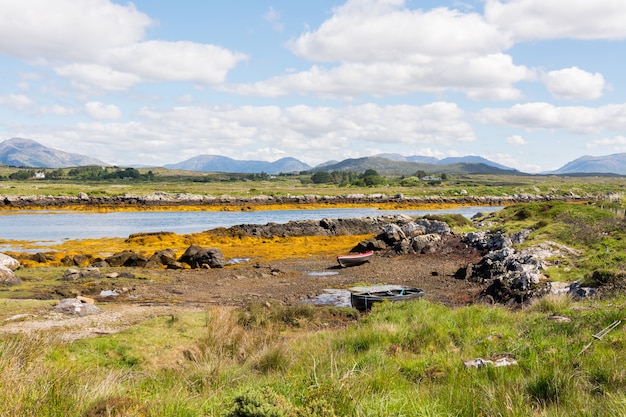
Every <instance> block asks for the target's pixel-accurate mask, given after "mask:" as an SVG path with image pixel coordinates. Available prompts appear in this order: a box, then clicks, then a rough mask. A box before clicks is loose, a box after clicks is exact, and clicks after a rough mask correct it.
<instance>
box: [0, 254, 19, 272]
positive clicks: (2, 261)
mask: <svg viewBox="0 0 626 417" xmlns="http://www.w3.org/2000/svg"><path fill="white" fill-rule="evenodd" d="M0 266H4V267H5V268H8V269H10V270H11V271H15V270H16V269H18V268H19V267H20V261H18V260H17V259H15V258H12V257H10V256H9V255H5V254H4V253H0Z"/></svg>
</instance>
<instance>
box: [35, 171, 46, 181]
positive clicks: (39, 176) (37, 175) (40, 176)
mask: <svg viewBox="0 0 626 417" xmlns="http://www.w3.org/2000/svg"><path fill="white" fill-rule="evenodd" d="M45 178H46V173H45V172H42V171H37V172H35V179H37V180H43V179H45Z"/></svg>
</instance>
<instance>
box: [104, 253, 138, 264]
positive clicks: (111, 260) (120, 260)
mask: <svg viewBox="0 0 626 417" xmlns="http://www.w3.org/2000/svg"><path fill="white" fill-rule="evenodd" d="M132 254H133V252H131V251H122V252H117V253H114V254H113V255H111V256H109V257H108V258H106V259H105V261H106V263H107V264H108V265H110V266H112V267H120V266H124V264H125V263H126V261H127V260H128V258H130V256H131V255H132Z"/></svg>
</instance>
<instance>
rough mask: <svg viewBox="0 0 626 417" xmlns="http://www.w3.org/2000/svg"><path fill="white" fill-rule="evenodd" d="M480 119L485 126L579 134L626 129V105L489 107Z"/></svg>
mask: <svg viewBox="0 0 626 417" xmlns="http://www.w3.org/2000/svg"><path fill="white" fill-rule="evenodd" d="M477 116H478V119H479V120H481V121H482V122H483V123H488V124H494V125H501V126H515V127H521V128H524V129H528V130H535V129H544V130H549V129H554V130H563V131H568V132H572V133H577V134H587V133H594V132H599V131H602V130H612V131H622V132H623V131H624V130H626V104H610V105H605V106H600V107H585V106H564V107H558V106H555V105H553V104H550V103H542V102H539V103H526V104H516V105H514V106H512V107H510V108H486V109H483V110H481V111H480V112H479V113H478V115H477Z"/></svg>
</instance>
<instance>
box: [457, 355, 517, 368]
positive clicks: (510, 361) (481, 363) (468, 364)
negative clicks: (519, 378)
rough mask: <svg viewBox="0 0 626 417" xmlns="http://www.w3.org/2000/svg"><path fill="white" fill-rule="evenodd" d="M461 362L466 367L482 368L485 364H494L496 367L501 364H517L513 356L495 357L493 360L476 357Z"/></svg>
mask: <svg viewBox="0 0 626 417" xmlns="http://www.w3.org/2000/svg"><path fill="white" fill-rule="evenodd" d="M463 364H464V365H465V367H466V368H484V367H486V366H494V367H496V368H498V367H501V366H511V365H517V361H516V360H515V359H513V358H508V357H504V358H499V359H496V360H495V361H491V360H488V359H482V358H476V359H472V360H470V361H465V362H463Z"/></svg>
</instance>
